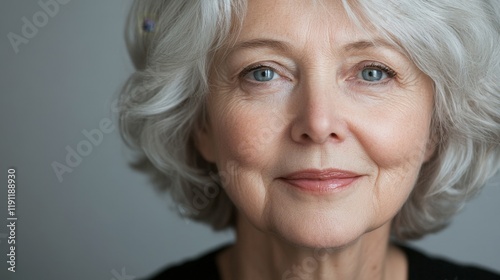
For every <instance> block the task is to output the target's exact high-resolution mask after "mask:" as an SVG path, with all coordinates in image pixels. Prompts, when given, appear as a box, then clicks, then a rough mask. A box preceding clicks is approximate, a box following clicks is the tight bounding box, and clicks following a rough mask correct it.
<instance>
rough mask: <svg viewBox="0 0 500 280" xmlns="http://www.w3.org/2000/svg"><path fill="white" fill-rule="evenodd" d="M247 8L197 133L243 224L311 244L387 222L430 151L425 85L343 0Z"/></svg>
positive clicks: (337, 242) (350, 237) (335, 241)
mask: <svg viewBox="0 0 500 280" xmlns="http://www.w3.org/2000/svg"><path fill="white" fill-rule="evenodd" d="M248 2H249V4H248V13H247V15H246V18H245V19H244V22H243V26H242V30H241V33H240V34H239V36H238V38H237V39H236V43H235V45H231V46H230V47H228V48H227V49H225V50H223V51H221V52H222V53H224V52H226V51H227V56H226V57H225V58H224V59H222V61H221V63H220V64H218V65H217V66H215V67H214V68H213V69H212V74H213V75H212V78H211V92H210V93H209V96H208V99H207V112H208V115H209V126H208V127H206V128H205V129H203V130H200V131H198V133H197V147H198V149H199V150H200V152H201V153H202V155H203V156H204V158H205V159H206V160H208V161H211V162H214V163H216V165H217V167H218V170H219V175H220V176H221V179H222V184H223V187H224V189H225V191H226V193H227V194H228V195H229V197H230V199H231V200H232V201H233V202H234V204H235V205H236V207H237V209H238V211H239V215H240V218H244V219H248V221H249V222H250V223H251V224H252V225H253V226H255V227H256V228H258V229H259V230H262V231H264V232H269V233H273V234H277V235H278V236H280V237H282V238H284V239H286V240H288V241H289V242H293V243H295V244H300V245H303V246H308V247H326V246H328V247H332V246H342V245H345V244H347V243H349V242H352V241H354V240H356V239H357V238H359V237H360V236H362V235H363V234H364V233H367V232H369V231H372V230H374V229H376V228H379V227H381V226H382V225H384V224H386V223H388V222H390V221H391V220H392V218H393V217H394V216H395V215H396V213H397V212H398V211H399V209H400V208H401V206H402V205H403V204H404V202H405V201H406V200H407V198H408V196H409V194H410V192H411V191H412V189H413V186H414V184H415V181H416V179H417V176H418V173H419V169H420V167H421V165H422V163H423V162H424V161H426V160H427V159H428V158H429V157H430V156H431V154H432V152H433V150H432V148H429V147H431V145H429V142H430V141H429V138H430V135H429V132H430V121H431V113H432V110H433V88H432V82H431V80H430V79H429V78H428V77H427V76H425V75H424V74H423V73H422V72H420V71H419V70H418V69H417V68H416V66H415V65H414V64H413V63H412V62H411V60H409V59H408V58H407V57H405V56H404V55H403V54H402V53H400V52H398V51H397V50H396V49H395V48H392V47H391V46H390V45H389V44H386V43H384V41H383V40H381V39H380V38H377V37H376V34H375V33H374V32H366V30H365V31H362V30H359V29H357V28H356V26H355V25H354V24H353V23H351V22H350V21H349V20H348V18H347V16H346V14H345V13H344V10H343V8H342V6H341V4H340V2H341V1H323V2H325V3H324V5H322V4H319V3H318V4H316V5H313V4H312V3H311V2H309V1H301V0H295V1H291V0H282V1H265V0H252V1H248ZM374 43H375V44H374Z"/></svg>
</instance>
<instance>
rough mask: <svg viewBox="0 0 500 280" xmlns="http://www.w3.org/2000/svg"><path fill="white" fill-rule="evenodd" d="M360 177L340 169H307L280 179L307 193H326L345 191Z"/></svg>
mask: <svg viewBox="0 0 500 280" xmlns="http://www.w3.org/2000/svg"><path fill="white" fill-rule="evenodd" d="M359 177H361V175H359V174H356V173H354V172H350V171H345V170H339V169H323V170H319V169H305V170H301V171H298V172H293V173H290V174H288V175H286V176H284V177H280V178H279V179H281V180H284V181H285V182H287V183H289V184H290V185H293V186H295V187H298V188H300V189H302V190H305V191H309V192H320V193H324V192H331V191H338V190H340V189H343V188H345V187H347V186H349V185H350V184H351V183H352V182H354V181H356V180H357V179H358V178H359Z"/></svg>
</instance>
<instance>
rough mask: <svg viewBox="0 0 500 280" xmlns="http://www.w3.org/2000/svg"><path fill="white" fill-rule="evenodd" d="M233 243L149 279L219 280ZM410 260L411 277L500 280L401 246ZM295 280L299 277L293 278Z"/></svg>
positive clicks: (413, 278)
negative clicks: (220, 256) (219, 259)
mask: <svg viewBox="0 0 500 280" xmlns="http://www.w3.org/2000/svg"><path fill="white" fill-rule="evenodd" d="M228 246H230V244H226V245H224V246H222V247H219V248H217V249H215V250H213V251H211V252H209V253H207V254H205V255H203V256H201V257H200V258H197V259H194V260H189V261H186V262H184V263H182V264H179V265H175V266H171V267H169V268H167V269H165V270H163V271H161V272H160V273H158V274H156V275H155V276H154V277H152V278H149V279H150V280H180V279H182V280H191V279H196V280H198V279H203V280H220V279H221V278H220V274H219V271H218V270H217V264H216V260H215V257H216V255H217V253H219V252H221V251H222V250H224V249H225V248H227V247H228ZM399 247H400V248H401V249H402V250H403V251H404V253H405V254H406V257H407V260H408V280H500V275H499V274H496V273H493V272H490V271H486V270H484V269H482V268H478V267H474V266H464V265H458V264H454V263H451V262H449V261H446V260H443V259H438V258H432V257H428V256H426V255H424V254H422V253H420V252H418V251H416V250H414V249H411V248H408V247H405V246H401V245H399ZM293 279H296V278H293Z"/></svg>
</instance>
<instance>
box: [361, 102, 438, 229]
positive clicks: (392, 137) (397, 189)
mask: <svg viewBox="0 0 500 280" xmlns="http://www.w3.org/2000/svg"><path fill="white" fill-rule="evenodd" d="M427 113H428V114H429V115H427ZM429 116H430V110H429V112H427V110H422V111H419V110H417V109H416V108H415V109H413V110H392V111H390V110H384V111H379V112H377V111H373V114H371V116H370V117H368V116H365V118H364V120H363V121H362V122H361V123H360V124H359V126H358V129H359V131H360V132H359V134H358V135H359V137H358V140H359V141H360V142H361V145H362V146H363V147H364V149H365V152H366V153H367V155H368V157H369V158H370V160H371V161H372V166H373V168H374V169H373V170H372V172H373V173H372V174H373V175H372V176H371V180H372V185H373V188H374V189H373V192H372V198H371V201H372V206H373V207H372V209H374V214H375V215H376V217H378V219H379V220H383V221H385V220H388V219H390V218H392V216H393V215H394V214H395V213H396V212H397V211H399V209H400V208H401V206H402V205H403V204H404V203H405V201H406V200H407V198H408V196H409V195H410V193H411V191H412V190H413V187H414V185H415V182H416V179H417V177H418V174H419V170H420V167H421V165H422V163H423V161H424V157H425V152H426V148H427V144H428V141H429V140H428V139H429V129H430V117H429ZM361 131H362V132H361Z"/></svg>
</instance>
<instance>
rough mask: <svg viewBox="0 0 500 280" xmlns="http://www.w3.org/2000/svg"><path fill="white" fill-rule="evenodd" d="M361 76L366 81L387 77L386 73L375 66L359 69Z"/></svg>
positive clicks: (375, 80)
mask: <svg viewBox="0 0 500 280" xmlns="http://www.w3.org/2000/svg"><path fill="white" fill-rule="evenodd" d="M361 77H362V78H363V80H365V81H368V82H378V81H380V80H383V79H385V78H387V74H386V73H385V72H384V71H382V70H380V69H377V68H365V69H363V70H362V71H361Z"/></svg>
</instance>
